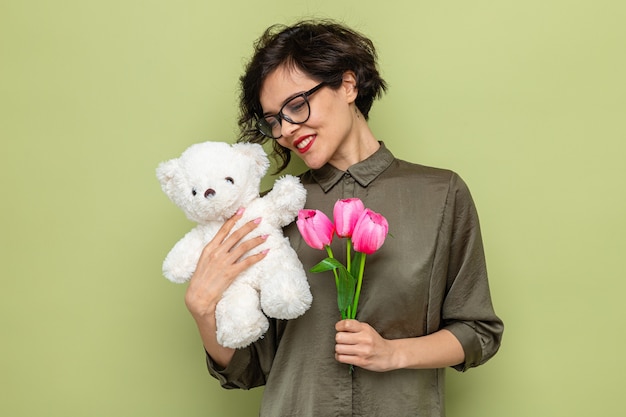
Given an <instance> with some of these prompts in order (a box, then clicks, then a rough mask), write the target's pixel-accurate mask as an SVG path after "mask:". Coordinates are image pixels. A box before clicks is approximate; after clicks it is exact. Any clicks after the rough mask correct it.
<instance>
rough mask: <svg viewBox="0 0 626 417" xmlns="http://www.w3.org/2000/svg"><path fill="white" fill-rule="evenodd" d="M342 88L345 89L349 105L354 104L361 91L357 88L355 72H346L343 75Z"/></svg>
mask: <svg viewBox="0 0 626 417" xmlns="http://www.w3.org/2000/svg"><path fill="white" fill-rule="evenodd" d="M341 88H343V90H344V92H345V94H346V98H347V99H348V103H352V102H354V101H355V100H356V97H357V96H358V95H359V89H358V87H357V78H356V74H355V73H354V71H346V72H344V73H343V76H342V82H341Z"/></svg>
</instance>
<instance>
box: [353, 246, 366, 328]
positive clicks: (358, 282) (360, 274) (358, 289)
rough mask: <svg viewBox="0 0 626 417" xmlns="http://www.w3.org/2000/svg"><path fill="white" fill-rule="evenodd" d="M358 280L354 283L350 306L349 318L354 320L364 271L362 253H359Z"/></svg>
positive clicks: (364, 256) (363, 255)
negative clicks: (352, 298)
mask: <svg viewBox="0 0 626 417" xmlns="http://www.w3.org/2000/svg"><path fill="white" fill-rule="evenodd" d="M359 254H360V256H359V260H360V264H359V278H358V280H357V282H356V292H355V293H354V303H353V304H352V310H351V311H350V318H352V319H353V318H356V309H357V307H358V306H359V296H360V295H361V285H362V284H363V272H364V271H365V258H366V257H367V255H366V254H364V253H359Z"/></svg>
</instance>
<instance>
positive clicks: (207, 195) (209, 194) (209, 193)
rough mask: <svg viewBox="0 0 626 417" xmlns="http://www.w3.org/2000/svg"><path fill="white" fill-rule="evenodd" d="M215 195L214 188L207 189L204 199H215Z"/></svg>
mask: <svg viewBox="0 0 626 417" xmlns="http://www.w3.org/2000/svg"><path fill="white" fill-rule="evenodd" d="M214 195H215V190H214V189H213V188H207V189H206V191H205V192H204V198H209V197H213V196H214Z"/></svg>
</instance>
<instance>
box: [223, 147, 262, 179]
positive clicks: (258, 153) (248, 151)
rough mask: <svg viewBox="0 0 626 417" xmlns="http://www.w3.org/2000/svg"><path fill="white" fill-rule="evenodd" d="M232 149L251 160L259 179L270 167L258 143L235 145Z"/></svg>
mask: <svg viewBox="0 0 626 417" xmlns="http://www.w3.org/2000/svg"><path fill="white" fill-rule="evenodd" d="M232 147H233V149H234V150H236V151H237V152H239V153H241V154H243V155H246V156H248V157H250V158H252V160H253V161H254V162H255V168H256V172H257V174H258V175H259V177H263V176H264V175H265V173H266V172H267V170H268V168H269V167H270V160H269V158H268V157H267V154H266V153H265V150H264V149H263V147H262V146H261V145H259V144H258V143H235V144H233V145H232Z"/></svg>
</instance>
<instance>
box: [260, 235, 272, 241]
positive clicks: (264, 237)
mask: <svg viewBox="0 0 626 417" xmlns="http://www.w3.org/2000/svg"><path fill="white" fill-rule="evenodd" d="M269 236H270V235H262V236H261V239H263V240H267V238H268V237H269Z"/></svg>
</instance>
